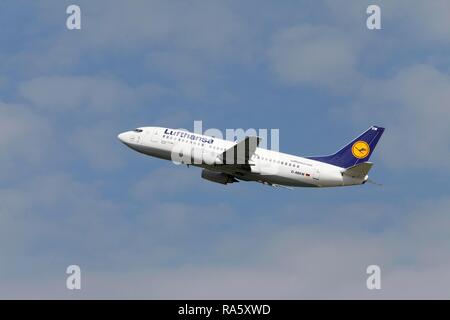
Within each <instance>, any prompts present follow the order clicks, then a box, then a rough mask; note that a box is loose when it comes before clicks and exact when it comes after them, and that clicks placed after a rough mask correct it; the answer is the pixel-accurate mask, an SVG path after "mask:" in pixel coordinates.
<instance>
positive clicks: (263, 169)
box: [119, 127, 367, 187]
mask: <svg viewBox="0 0 450 320" xmlns="http://www.w3.org/2000/svg"><path fill="white" fill-rule="evenodd" d="M177 132H180V130H174V129H166V128H161V127H141V128H138V129H136V130H134V131H127V132H124V133H121V134H119V139H120V140H121V141H122V142H123V143H125V144H126V145H127V146H129V147H130V148H132V149H134V150H136V151H138V152H140V153H143V154H146V155H149V156H153V157H157V158H161V159H165V160H172V161H174V162H176V163H180V162H181V163H183V161H179V160H178V158H176V157H174V155H177V156H178V155H179V153H180V150H183V151H184V152H185V151H186V150H189V151H190V153H192V154H200V155H202V157H203V158H208V159H213V161H207V162H205V161H201V160H199V161H193V162H191V163H189V164H191V165H193V166H198V167H202V168H205V169H208V170H210V171H217V172H222V173H226V174H230V175H232V176H234V177H236V178H237V179H239V180H245V181H257V182H261V183H265V184H270V185H279V186H291V187H336V186H348V185H356V184H362V183H364V182H365V181H366V180H367V177H364V178H352V177H349V176H347V175H343V174H342V172H344V170H345V169H344V168H341V167H337V166H334V165H331V164H327V163H324V162H320V161H315V160H311V159H308V158H303V157H298V156H295V155H290V154H286V153H282V152H277V151H272V150H267V149H263V148H256V151H255V152H254V154H253V155H252V156H251V158H250V159H249V161H248V162H249V165H250V166H249V168H250V170H241V169H239V168H236V167H235V166H227V165H222V164H220V163H219V161H218V160H217V161H215V160H214V159H217V158H218V157H219V155H221V154H222V153H223V152H224V151H225V150H228V149H230V148H232V147H233V146H234V145H235V143H234V142H231V141H227V140H222V139H218V138H213V137H209V136H204V135H200V134H193V133H186V135H187V136H185V135H184V134H181V135H180V134H178V135H176V134H175V133H177ZM193 136H195V139H194V138H193ZM193 160H196V159H193Z"/></svg>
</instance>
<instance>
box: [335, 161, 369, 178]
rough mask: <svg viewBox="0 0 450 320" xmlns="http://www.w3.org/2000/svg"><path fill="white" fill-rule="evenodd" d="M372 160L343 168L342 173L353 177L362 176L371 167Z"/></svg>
mask: <svg viewBox="0 0 450 320" xmlns="http://www.w3.org/2000/svg"><path fill="white" fill-rule="evenodd" d="M372 166H373V163H372V162H362V163H360V164H357V165H354V166H352V167H350V168H347V169H345V170H344V171H343V172H342V174H345V175H346V176H349V177H353V178H364V177H365V176H366V175H367V174H368V173H369V171H370V169H371V168H372Z"/></svg>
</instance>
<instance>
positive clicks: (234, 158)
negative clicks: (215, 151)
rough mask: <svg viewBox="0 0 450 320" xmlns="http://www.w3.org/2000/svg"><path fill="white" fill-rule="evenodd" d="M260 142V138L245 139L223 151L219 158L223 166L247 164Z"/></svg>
mask: <svg viewBox="0 0 450 320" xmlns="http://www.w3.org/2000/svg"><path fill="white" fill-rule="evenodd" d="M260 141H261V138H260V137H255V136H251V137H245V139H244V140H242V141H240V142H238V143H236V144H235V145H234V146H233V147H231V148H230V149H228V150H225V151H224V152H223V153H222V154H221V155H219V158H220V159H221V160H222V161H223V164H225V165H230V164H231V165H239V164H244V165H245V164H248V160H249V159H250V158H251V157H252V156H253V154H254V153H255V151H256V148H257V147H258V145H259V142H260Z"/></svg>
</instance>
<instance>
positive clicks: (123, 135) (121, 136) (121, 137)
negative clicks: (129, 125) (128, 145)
mask: <svg viewBox="0 0 450 320" xmlns="http://www.w3.org/2000/svg"><path fill="white" fill-rule="evenodd" d="M127 136H128V132H122V133H119V134H118V136H117V138H118V139H119V140H120V141H122V142H124V143H125V142H127Z"/></svg>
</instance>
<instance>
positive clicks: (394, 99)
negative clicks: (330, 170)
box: [0, 0, 450, 299]
mask: <svg viewBox="0 0 450 320" xmlns="http://www.w3.org/2000/svg"><path fill="white" fill-rule="evenodd" d="M73 3H76V4H78V5H79V6H80V7H81V12H82V29H81V30H79V31H69V30H67V29H66V25H65V22H66V18H67V15H66V13H65V11H66V7H67V6H68V5H69V4H73ZM369 4H378V5H380V7H381V10H382V11H381V14H382V15H381V19H382V29H381V30H376V31H370V30H368V29H367V28H366V18H367V15H366V13H365V12H366V8H367V6H368V5H369ZM449 9H450V7H449V4H448V3H447V2H446V1H433V2H432V3H426V2H424V1H401V0H397V1H356V0H355V1H316V2H314V4H313V3H312V2H310V1H283V2H275V1H265V2H264V3H263V4H262V3H261V2H260V1H245V2H242V1H187V2H186V1H133V2H132V3H128V2H127V3H124V2H122V1H95V2H93V1H76V2H73V1H39V2H29V1H3V2H2V3H1V4H0V17H1V18H0V30H1V31H0V40H1V43H2V44H3V45H2V47H1V50H0V59H1V61H2V63H1V64H0V115H1V117H0V133H1V138H0V146H1V149H2V150H3V151H2V152H1V153H0V165H1V168H2V169H1V170H0V284H1V285H0V297H3V298H63V299H71V298H288V299H298V298H368V299H372V298H373V299H378V298H449V294H448V292H449V291H448V287H449V286H450V282H449V281H448V280H447V279H450V274H449V270H450V256H449V254H448V252H450V247H449V245H448V243H449V241H448V240H449V235H448V230H449V227H450V218H449V212H450V198H449V197H448V190H449V182H448V180H449V170H450V165H449V164H450V163H449V161H448V159H449V156H450V149H449V145H450V138H449V137H450V126H449V125H448V118H449V115H450V112H449V108H448V103H447V101H449V100H450V74H449V67H450V60H449V56H450V55H449V47H450V45H449V42H448V39H450V17H449V12H450V10H449ZM194 120H202V121H203V127H204V128H205V129H206V128H218V129H221V130H225V129H227V128H245V129H247V128H256V129H259V128H267V129H271V128H276V129H279V130H280V149H281V151H283V152H288V153H293V154H298V155H317V154H327V153H330V152H332V151H335V150H337V149H338V148H339V147H340V146H342V145H343V144H344V143H346V142H347V141H349V140H350V139H352V138H354V137H355V136H356V135H357V134H358V133H360V132H362V131H363V130H365V129H366V128H367V127H369V126H370V125H372V124H376V125H381V126H384V127H386V128H387V129H386V131H385V134H384V136H383V137H382V139H381V141H380V143H379V145H378V146H377V149H376V151H375V153H374V155H373V159H372V160H373V161H374V162H375V166H374V168H373V170H372V172H371V178H372V179H374V180H375V181H378V182H381V183H382V184H383V186H382V187H377V186H374V185H369V184H368V185H364V186H361V187H349V188H336V189H314V190H311V189H296V190H294V191H290V190H284V189H272V188H269V187H266V186H263V185H260V184H255V183H239V184H233V185H228V186H222V185H219V184H214V183H210V182H207V181H205V180H202V179H201V178H200V170H199V169H196V168H189V169H187V168H185V167H179V166H175V165H174V164H172V163H170V162H164V161H161V160H157V159H152V158H149V157H144V156H142V155H139V154H137V153H135V152H132V151H131V150H129V149H127V148H125V147H124V146H123V145H122V144H121V143H119V141H118V140H117V138H116V137H117V134H118V133H119V132H122V131H125V130H128V129H130V128H134V127H138V126H143V125H148V126H151V125H161V126H168V127H175V128H177V127H182V128H187V129H193V121H194ZM70 264H77V265H79V266H80V267H81V270H82V290H81V291H78V292H73V291H68V290H67V289H65V279H66V274H65V270H66V267H67V266H68V265H70ZM370 264H377V265H379V266H380V267H381V270H382V290H380V291H376V292H374V291H369V290H367V288H366V286H365V284H366V277H367V275H366V273H365V271H366V267H367V266H368V265H370Z"/></svg>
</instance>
